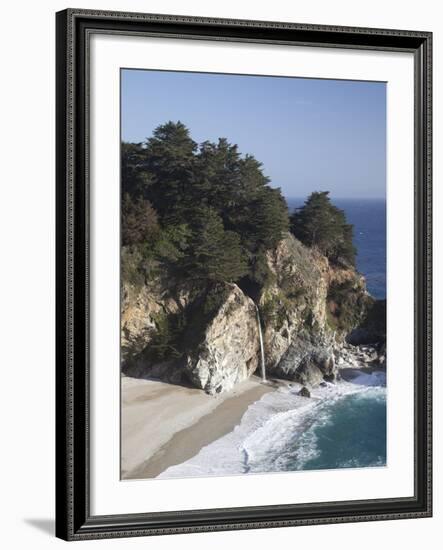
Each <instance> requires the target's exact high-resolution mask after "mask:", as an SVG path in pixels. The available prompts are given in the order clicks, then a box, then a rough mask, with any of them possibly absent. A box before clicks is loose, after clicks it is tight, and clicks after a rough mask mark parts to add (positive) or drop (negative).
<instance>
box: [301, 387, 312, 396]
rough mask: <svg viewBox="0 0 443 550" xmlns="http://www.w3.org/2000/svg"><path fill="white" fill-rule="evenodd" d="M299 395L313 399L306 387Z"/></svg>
mask: <svg viewBox="0 0 443 550" xmlns="http://www.w3.org/2000/svg"><path fill="white" fill-rule="evenodd" d="M298 395H301V396H302V397H311V392H310V391H309V390H308V388H307V387H306V386H303V387H302V389H301V390H300V391H299V392H298Z"/></svg>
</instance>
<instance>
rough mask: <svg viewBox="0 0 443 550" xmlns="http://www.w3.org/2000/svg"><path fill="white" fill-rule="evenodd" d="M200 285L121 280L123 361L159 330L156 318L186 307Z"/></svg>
mask: <svg viewBox="0 0 443 550" xmlns="http://www.w3.org/2000/svg"><path fill="white" fill-rule="evenodd" d="M199 292H200V289H199V287H198V286H197V285H195V284H192V282H191V283H190V282H184V283H183V284H181V285H176V284H173V282H171V281H162V280H161V279H156V280H154V281H152V282H151V283H150V284H148V285H144V286H142V287H141V288H135V287H132V286H131V285H128V284H124V285H123V287H122V294H121V354H122V361H123V364H125V362H126V361H127V359H129V358H130V357H135V356H136V355H137V354H139V353H141V352H142V351H143V350H144V349H145V348H146V346H147V345H148V344H149V342H150V341H151V339H152V337H153V336H154V335H155V334H156V333H157V330H158V319H159V318H160V317H161V316H164V315H171V314H172V315H173V314H176V313H178V312H179V311H181V310H183V309H185V308H186V307H187V305H188V304H189V303H190V302H191V301H192V299H193V298H194V297H195V296H196V295H198V293H199Z"/></svg>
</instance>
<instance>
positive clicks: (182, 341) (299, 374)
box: [122, 234, 372, 394]
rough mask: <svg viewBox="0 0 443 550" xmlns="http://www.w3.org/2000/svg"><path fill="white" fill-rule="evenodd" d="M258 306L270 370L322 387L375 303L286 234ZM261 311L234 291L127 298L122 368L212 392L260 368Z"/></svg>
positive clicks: (215, 287) (127, 291) (342, 271)
mask: <svg viewBox="0 0 443 550" xmlns="http://www.w3.org/2000/svg"><path fill="white" fill-rule="evenodd" d="M266 261H267V266H268V270H269V274H270V276H269V278H268V282H267V284H266V285H265V286H264V287H263V288H262V289H261V290H260V292H259V294H258V297H257V296H254V298H255V299H256V303H257V304H258V307H259V310H260V315H261V322H262V328H263V336H264V347H265V356H266V370H267V373H269V375H271V376H276V377H280V378H286V379H290V380H294V381H297V382H301V383H302V384H304V385H311V386H315V385H317V384H319V383H321V382H322V381H323V380H334V379H335V378H336V376H337V357H339V353H338V350H339V349H340V348H341V347H343V345H344V342H345V339H346V337H347V335H349V334H351V333H354V335H355V334H356V332H355V331H356V328H357V327H359V326H360V325H361V324H362V321H363V319H364V318H365V315H366V311H367V310H368V306H369V305H370V304H371V300H372V299H371V298H370V296H369V295H368V293H367V292H366V287H365V282H364V278H363V277H362V276H361V275H359V274H358V273H357V272H356V271H355V270H353V269H349V268H345V267H337V266H331V265H330V264H329V262H328V260H327V259H326V258H325V257H324V256H322V255H321V254H319V253H317V252H316V251H314V250H311V249H308V248H306V247H305V246H304V245H302V244H301V243H300V242H299V241H298V240H297V239H295V238H294V237H293V236H292V235H289V234H288V235H287V237H286V238H285V239H283V240H282V241H281V242H280V243H279V244H278V246H277V247H276V248H275V250H272V251H269V252H268V254H267V258H266ZM259 351H260V350H259V332H258V324H257V318H256V310H255V304H254V302H253V300H252V299H251V298H250V297H249V296H247V294H246V293H245V292H244V291H243V290H241V289H240V288H239V286H237V285H235V284H232V283H217V284H210V285H208V284H204V285H203V284H200V285H199V284H198V283H193V282H173V281H171V280H164V281H161V280H160V279H158V280H156V281H155V282H152V283H150V284H149V285H145V286H143V287H142V288H140V289H138V290H135V289H134V288H131V287H128V286H125V287H124V288H123V296H122V368H123V370H124V371H125V372H127V373H128V374H131V375H133V376H148V377H158V378H161V379H166V380H169V381H171V382H173V383H187V384H191V385H193V386H195V387H198V388H201V389H203V390H204V391H206V392H207V393H210V394H214V393H218V392H221V391H226V390H229V389H231V388H232V387H233V386H234V385H235V384H236V383H238V382H240V381H241V380H244V379H245V378H247V377H249V376H250V375H251V374H252V373H253V372H254V371H255V370H256V369H257V367H258V366H259V355H260V354H259Z"/></svg>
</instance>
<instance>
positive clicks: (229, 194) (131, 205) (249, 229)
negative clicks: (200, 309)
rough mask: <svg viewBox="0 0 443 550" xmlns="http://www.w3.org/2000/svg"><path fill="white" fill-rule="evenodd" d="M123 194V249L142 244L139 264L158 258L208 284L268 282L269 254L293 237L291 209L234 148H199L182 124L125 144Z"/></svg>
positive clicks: (222, 141)
mask: <svg viewBox="0 0 443 550" xmlns="http://www.w3.org/2000/svg"><path fill="white" fill-rule="evenodd" d="M122 191H123V194H122V197H123V199H122V213H123V214H122V218H123V219H122V241H123V245H125V246H126V245H131V246H134V245H137V246H138V245H140V246H139V248H138V254H141V255H142V258H141V259H140V261H141V263H143V262H144V261H145V260H147V259H148V260H149V261H152V259H155V260H156V261H157V262H161V263H162V264H164V265H165V266H167V267H168V269H170V270H173V271H176V272H179V273H180V274H181V275H183V276H188V277H196V278H200V279H204V280H207V281H214V282H216V281H236V282H239V280H241V279H242V278H245V277H249V278H250V279H251V280H253V281H255V282H257V283H259V284H260V285H261V284H265V283H266V281H267V279H268V277H269V273H268V268H267V265H266V257H265V252H266V250H267V249H269V248H271V247H273V246H275V244H276V243H277V242H278V241H279V240H281V238H282V237H283V235H284V233H285V232H286V231H287V230H288V227H289V220H288V213H287V206H286V202H285V200H284V198H283V197H282V195H281V192H280V190H279V189H272V188H271V187H270V186H269V180H268V178H267V177H266V176H265V175H264V174H263V171H262V166H261V164H260V163H259V162H258V161H257V160H256V159H255V158H254V157H252V156H251V155H246V156H244V157H243V156H242V155H241V154H240V152H239V151H238V147H237V145H235V144H230V143H228V141H227V140H226V139H224V138H221V139H219V140H218V142H217V143H211V142H209V141H206V142H203V143H202V144H201V145H200V146H197V144H196V143H195V142H194V141H193V140H192V139H191V137H190V135H189V131H188V129H187V128H186V127H185V126H184V125H183V124H182V123H181V122H176V123H174V122H167V123H166V124H164V125H162V126H159V127H158V128H157V129H156V130H155V131H154V132H153V135H152V137H150V138H149V139H147V140H146V142H145V143H143V144H131V143H123V144H122ZM123 260H124V259H123ZM134 260H135V256H134V255H133V256H132V257H131V265H132V263H133V261H134ZM151 263H152V262H151ZM131 270H132V267H131ZM123 272H124V273H126V272H127V269H126V268H125V269H124V270H123ZM128 275H130V276H131V278H132V279H133V278H134V273H132V271H131V273H128Z"/></svg>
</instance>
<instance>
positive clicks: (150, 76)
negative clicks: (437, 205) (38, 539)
mask: <svg viewBox="0 0 443 550" xmlns="http://www.w3.org/2000/svg"><path fill="white" fill-rule="evenodd" d="M276 18H278V14H276ZM431 41H432V36H431V33H428V32H419V31H401V30H390V29H367V28H349V27H336V26H334V27H328V26H319V25H305V24H303V25H301V24H295V23H283V22H265V21H239V20H225V19H206V18H198V17H186V16H172V15H152V14H140V13H121V12H103V11H90V10H80V9H69V10H66V11H63V12H59V13H57V39H56V47H57V60H56V61H57V106H56V109H57V151H56V159H57V168H56V174H57V277H56V279H57V312H56V315H57V339H56V340H57V349H56V355H57V361H56V364H57V367H56V368H57V374H56V379H57V396H56V405H57V444H56V451H57V457H56V465H57V474H56V486H57V490H56V500H57V502H56V512H57V518H56V533H57V536H58V537H61V538H63V539H66V540H82V539H90V538H105V537H124V536H140V535H159V534H172V533H187V532H196V531H217V530H227V529H252V528H266V527H278V526H296V525H317V524H323V523H337V522H351V521H352V522H359V521H374V520H388V519H402V518H421V517H428V516H430V515H431V509H432V490H431V486H432V477H431V256H432V252H431V139H432V134H431V90H432V86H431Z"/></svg>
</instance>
